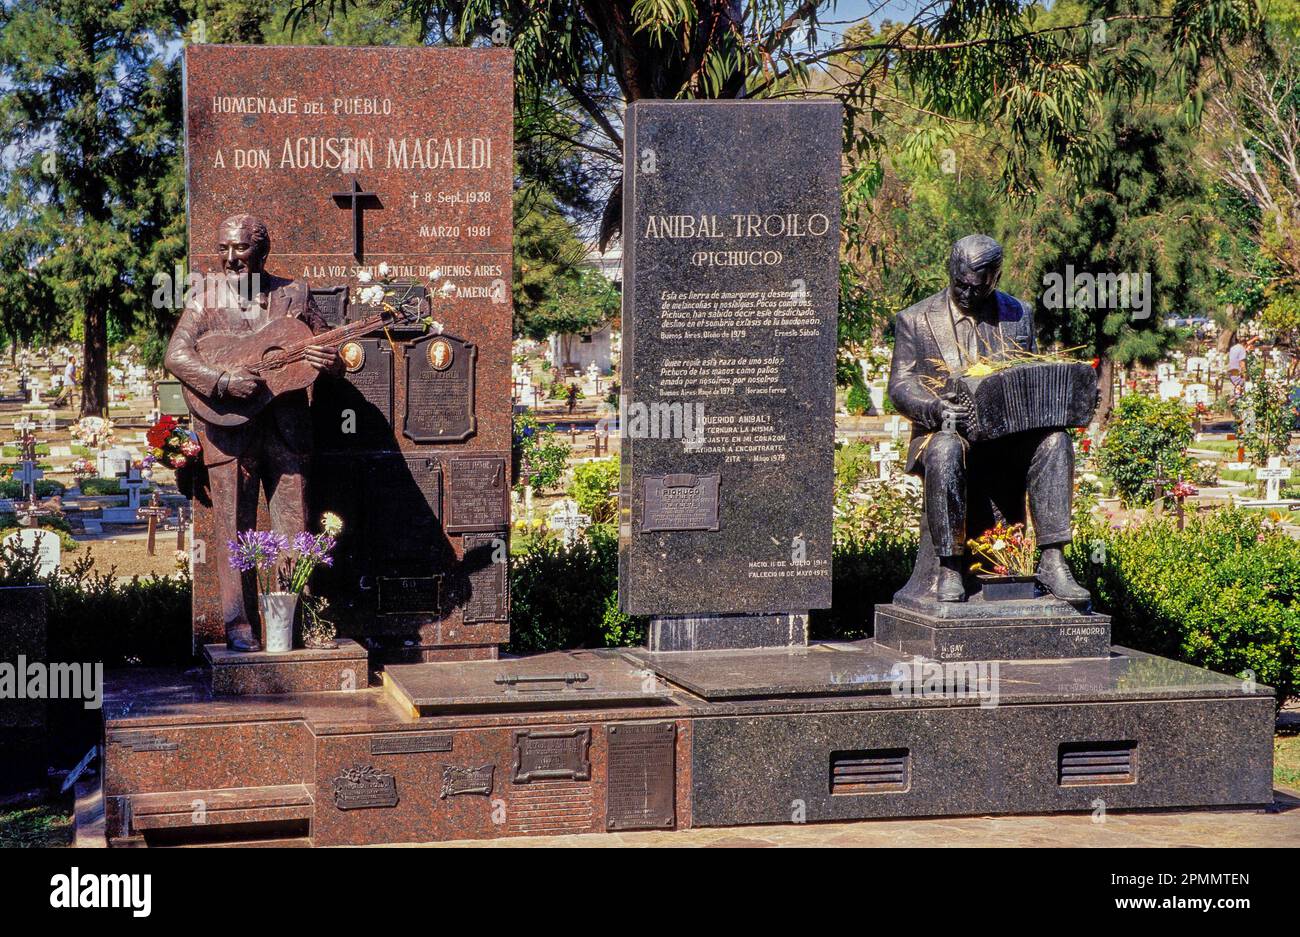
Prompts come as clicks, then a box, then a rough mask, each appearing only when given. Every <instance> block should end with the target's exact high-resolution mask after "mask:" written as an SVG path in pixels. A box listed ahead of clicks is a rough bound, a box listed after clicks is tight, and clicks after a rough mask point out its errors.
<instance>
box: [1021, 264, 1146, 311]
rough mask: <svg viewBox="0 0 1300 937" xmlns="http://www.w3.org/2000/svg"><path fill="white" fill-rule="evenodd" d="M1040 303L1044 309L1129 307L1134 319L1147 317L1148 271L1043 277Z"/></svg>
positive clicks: (1068, 268) (1071, 270)
mask: <svg viewBox="0 0 1300 937" xmlns="http://www.w3.org/2000/svg"><path fill="white" fill-rule="evenodd" d="M1043 287H1044V289H1043V305H1044V306H1046V307H1047V308H1048V309H1074V308H1078V309H1131V310H1133V318H1134V319H1149V318H1150V317H1151V274H1150V273H1129V272H1127V271H1126V272H1122V273H1089V272H1088V271H1086V270H1084V271H1082V272H1076V271H1075V269H1074V265H1073V264H1066V265H1065V273H1064V274H1060V273H1056V272H1055V271H1053V272H1052V273H1048V274H1044V276H1043Z"/></svg>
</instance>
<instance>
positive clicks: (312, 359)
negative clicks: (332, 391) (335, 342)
mask: <svg viewBox="0 0 1300 937" xmlns="http://www.w3.org/2000/svg"><path fill="white" fill-rule="evenodd" d="M302 356H303V358H304V360H306V362H307V363H308V364H310V365H311V366H312V367H313V368H315V369H316V370H317V371H328V370H330V369H331V368H333V367H334V365H335V363H336V362H337V361H338V360H339V350H338V349H337V348H332V347H330V346H327V345H309V346H308V347H307V350H306V351H304V352H303V355H302Z"/></svg>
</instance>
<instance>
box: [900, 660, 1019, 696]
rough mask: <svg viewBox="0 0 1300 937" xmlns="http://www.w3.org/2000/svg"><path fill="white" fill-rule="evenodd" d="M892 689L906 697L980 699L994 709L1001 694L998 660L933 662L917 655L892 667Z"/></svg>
mask: <svg viewBox="0 0 1300 937" xmlns="http://www.w3.org/2000/svg"><path fill="white" fill-rule="evenodd" d="M889 677H890V680H891V683H890V687H889V692H890V695H892V696H897V697H900V698H902V699H978V700H979V701H980V706H981V708H984V709H991V708H992V707H994V706H996V705H997V704H998V700H999V699H1000V697H1001V690H1000V686H1001V664H999V663H998V661H995V660H994V661H982V660H981V661H974V660H970V661H933V660H926V659H925V658H923V657H913V658H912V659H911V660H910V661H899V662H897V663H896V664H894V666H893V667H891V668H889Z"/></svg>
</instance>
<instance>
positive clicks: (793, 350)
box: [619, 101, 841, 649]
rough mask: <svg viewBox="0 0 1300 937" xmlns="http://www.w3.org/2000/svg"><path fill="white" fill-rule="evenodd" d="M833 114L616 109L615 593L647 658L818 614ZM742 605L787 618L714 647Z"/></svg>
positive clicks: (832, 328) (765, 618)
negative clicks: (633, 620)
mask: <svg viewBox="0 0 1300 937" xmlns="http://www.w3.org/2000/svg"><path fill="white" fill-rule="evenodd" d="M840 119H841V111H840V106H839V105H838V104H836V103H834V102H830V101H817V102H807V101H804V102H695V101H693V102H683V101H646V102H638V103H636V104H634V105H632V106H631V107H630V108H629V109H628V120H627V145H626V147H625V153H626V156H625V162H624V179H625V184H626V186H627V190H626V196H625V198H624V203H623V204H624V214H623V237H624V243H625V248H624V262H625V267H624V288H623V324H624V333H623V342H624V345H623V355H624V357H623V373H624V385H623V387H624V391H623V392H624V397H623V400H622V401H621V405H620V423H621V432H622V433H623V443H622V489H621V504H620V508H621V510H620V527H619V534H620V557H619V559H620V564H619V596H620V602H621V605H622V608H623V610H624V611H626V612H629V613H632V614H648V615H651V616H655V618H654V620H652V629H651V630H652V642H655V643H656V646H658V647H660V648H661V649H692V648H702V647H705V646H730V647H735V646H753V645H754V644H755V643H757V644H767V643H772V642H776V643H788V642H792V643H802V642H803V634H804V630H803V628H802V627H792V626H791V625H790V621H786V620H785V618H784V615H786V614H788V613H794V614H795V615H797V616H800V617H799V618H797V619H791V621H796V622H802V621H803V618H802V616H803V615H805V614H806V613H807V611H808V610H809V609H813V608H826V607H828V606H829V605H830V602H831V579H830V570H831V511H832V500H833V494H832V486H833V480H834V479H833V476H834V467H833V450H834V445H833V440H834V418H835V414H834V409H835V407H834V401H835V380H834V365H835V346H836V316H837V311H838V304H839V236H840V158H841V154H840V149H841V147H840V132H841V122H840ZM737 613H744V614H749V615H755V616H762V618H761V619H756V621H760V620H761V621H762V622H764V623H767V624H770V623H771V622H772V621H773V619H774V616H778V617H781V621H780V622H778V627H776V628H767V627H765V628H764V636H761V637H759V636H747V634H746V628H745V619H744V617H743V615H742V616H741V617H739V618H729V619H725V630H727V631H728V632H729V636H728V637H727V639H726V640H724V641H722V642H721V645H719V644H718V643H717V642H713V641H712V640H711V638H710V631H711V629H712V625H711V623H710V621H711V620H710V616H714V618H713V619H712V620H714V621H717V622H724V619H722V618H721V617H720V616H724V615H736V614H737ZM682 618H689V619H691V620H692V621H691V624H690V626H689V627H678V624H680V619H682ZM720 627H721V625H720ZM660 632H662V633H660ZM656 636H657V638H656ZM791 636H793V637H791ZM679 639H680V640H679Z"/></svg>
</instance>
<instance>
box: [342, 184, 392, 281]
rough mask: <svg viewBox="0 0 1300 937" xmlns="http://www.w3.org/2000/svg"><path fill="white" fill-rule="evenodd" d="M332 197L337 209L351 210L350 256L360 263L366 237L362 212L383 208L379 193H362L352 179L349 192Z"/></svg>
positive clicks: (359, 186)
mask: <svg viewBox="0 0 1300 937" xmlns="http://www.w3.org/2000/svg"><path fill="white" fill-rule="evenodd" d="M332 197H333V199H334V201H336V202H338V205H339V208H350V209H352V256H353V257H355V258H356V261H357V263H361V261H362V254H363V253H364V251H365V237H366V234H365V228H364V226H363V225H362V212H363V211H364V210H365V209H367V208H383V205H382V204H381V203H380V201H379V193H378V192H363V191H362V190H361V183H359V182H357V180H356V178H355V177H354V178H353V180H352V188H351V189H350V190H349V191H347V192H335V193H334V194H333V196H332ZM363 203H364V204H363Z"/></svg>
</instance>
